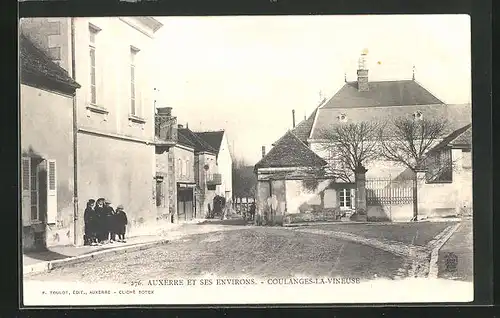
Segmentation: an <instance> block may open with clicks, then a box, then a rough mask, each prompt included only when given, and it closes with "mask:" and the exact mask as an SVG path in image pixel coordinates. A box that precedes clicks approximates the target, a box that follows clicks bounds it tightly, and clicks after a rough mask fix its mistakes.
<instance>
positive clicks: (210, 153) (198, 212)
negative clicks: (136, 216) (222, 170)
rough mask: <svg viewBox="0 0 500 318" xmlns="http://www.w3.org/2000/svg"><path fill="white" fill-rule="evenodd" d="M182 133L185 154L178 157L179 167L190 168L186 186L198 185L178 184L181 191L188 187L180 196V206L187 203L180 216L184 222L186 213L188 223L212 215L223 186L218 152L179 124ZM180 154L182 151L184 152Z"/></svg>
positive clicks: (181, 138) (181, 141)
mask: <svg viewBox="0 0 500 318" xmlns="http://www.w3.org/2000/svg"><path fill="white" fill-rule="evenodd" d="M178 131H179V142H178V144H179V145H180V146H182V147H184V148H185V149H183V151H182V153H183V154H184V158H179V157H176V160H177V163H178V164H181V165H182V166H186V169H185V170H186V171H189V175H186V176H185V181H186V184H195V186H194V187H193V186H191V185H189V186H188V185H186V186H184V185H182V184H180V183H178V186H177V189H178V191H179V190H180V188H183V187H184V188H187V189H182V190H181V191H184V193H185V195H184V196H182V197H178V200H177V201H178V203H181V201H182V200H184V203H183V204H182V205H179V206H178V208H177V210H178V214H179V215H180V216H181V217H180V219H182V214H185V215H186V217H185V219H186V220H189V219H192V218H193V217H196V218H205V217H206V216H207V215H208V212H209V206H210V207H213V205H212V203H213V199H214V197H215V195H216V194H217V187H218V186H220V185H221V183H222V179H221V177H220V174H219V171H218V166H217V150H216V149H214V148H213V147H212V146H211V145H210V144H208V143H207V142H206V141H205V140H203V139H202V138H201V137H199V136H198V135H197V134H196V133H194V132H193V131H191V130H190V129H189V127H187V126H186V127H184V126H182V125H179V126H178ZM178 148H180V147H178ZM178 151H179V152H181V149H178ZM188 152H189V153H188ZM191 172H192V174H191ZM178 173H179V172H178ZM181 174H182V173H181ZM188 189H189V190H188ZM191 194H192V195H193V197H192V200H190V198H191V197H190V195H191ZM180 200H181V201H180ZM190 204H192V205H193V207H194V208H193V209H192V210H193V212H190V211H189V209H190ZM183 206H184V207H185V209H184V210H183V209H182V207H183ZM190 215H192V217H190Z"/></svg>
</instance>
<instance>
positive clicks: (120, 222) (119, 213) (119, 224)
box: [115, 204, 128, 242]
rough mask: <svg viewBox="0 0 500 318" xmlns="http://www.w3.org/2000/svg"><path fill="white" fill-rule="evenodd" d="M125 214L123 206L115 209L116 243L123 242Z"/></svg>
mask: <svg viewBox="0 0 500 318" xmlns="http://www.w3.org/2000/svg"><path fill="white" fill-rule="evenodd" d="M127 223H128V220H127V214H126V213H125V211H124V210H123V205H121V204H120V205H119V206H118V207H117V208H116V214H115V224H116V233H117V234H118V242H125V232H126V229H127Z"/></svg>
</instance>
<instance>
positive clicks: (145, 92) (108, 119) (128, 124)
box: [74, 18, 154, 140]
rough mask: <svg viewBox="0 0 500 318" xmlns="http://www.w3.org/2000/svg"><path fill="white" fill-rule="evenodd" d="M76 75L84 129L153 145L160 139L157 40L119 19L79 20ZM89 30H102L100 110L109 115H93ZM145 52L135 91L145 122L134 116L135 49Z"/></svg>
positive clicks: (98, 38) (98, 58)
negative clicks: (155, 136)
mask: <svg viewBox="0 0 500 318" xmlns="http://www.w3.org/2000/svg"><path fill="white" fill-rule="evenodd" d="M74 21H75V22H74V23H75V54H76V56H75V64H76V65H75V71H76V74H75V75H76V81H77V82H78V83H80V85H81V86H82V88H81V89H79V90H78V92H77V100H78V104H79V107H78V121H79V126H80V127H82V128H85V129H92V130H99V131H104V132H109V133H116V134H120V135H125V136H130V137H135V138H139V139H143V140H152V139H153V134H154V105H153V92H154V91H153V88H154V87H153V83H152V82H151V81H150V76H149V74H150V73H151V69H152V61H154V59H153V58H152V56H153V55H152V53H153V52H152V50H151V45H152V40H153V39H152V38H150V37H149V36H147V35H146V34H144V33H142V32H140V31H139V30H137V29H135V28H133V27H132V26H130V25H128V24H127V23H125V22H123V21H122V20H121V19H119V18H76V19H75V20H74ZM89 25H93V26H95V27H98V28H100V29H101V30H100V31H99V32H98V33H97V36H96V40H95V49H96V86H97V102H96V105H95V106H99V107H102V108H105V109H106V110H107V111H108V112H109V113H108V114H99V113H96V112H92V111H89V110H88V108H87V106H92V105H91V103H90V55H89V45H90V31H89ZM131 46H133V47H135V48H137V49H139V50H140V51H139V52H138V53H137V55H136V57H135V86H136V108H137V115H138V116H139V117H141V118H143V119H144V121H145V123H136V122H133V121H131V120H130V119H129V115H130V113H131V106H130V104H131V101H130V99H131V89H130V87H131V84H130V79H131V75H130V54H131V53H130V50H131Z"/></svg>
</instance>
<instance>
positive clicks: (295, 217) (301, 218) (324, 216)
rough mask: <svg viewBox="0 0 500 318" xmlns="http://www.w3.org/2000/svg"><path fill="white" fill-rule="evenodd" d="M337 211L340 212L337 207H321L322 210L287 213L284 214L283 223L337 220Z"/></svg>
mask: <svg viewBox="0 0 500 318" xmlns="http://www.w3.org/2000/svg"><path fill="white" fill-rule="evenodd" d="M339 213H340V212H339V211H338V210H337V209H323V210H322V211H311V212H300V213H294V214H287V215H285V220H284V223H286V224H292V223H301V222H318V221H319V222H321V221H323V222H327V221H339V219H338V218H337V216H338V215H339Z"/></svg>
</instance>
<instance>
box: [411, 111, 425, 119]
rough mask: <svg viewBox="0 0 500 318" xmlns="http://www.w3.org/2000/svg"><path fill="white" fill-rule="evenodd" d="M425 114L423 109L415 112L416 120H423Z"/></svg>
mask: <svg viewBox="0 0 500 318" xmlns="http://www.w3.org/2000/svg"><path fill="white" fill-rule="evenodd" d="M422 118H423V115H422V112H421V111H416V112H414V113H413V119H415V120H422Z"/></svg>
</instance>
